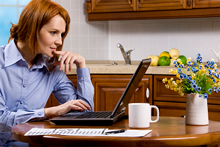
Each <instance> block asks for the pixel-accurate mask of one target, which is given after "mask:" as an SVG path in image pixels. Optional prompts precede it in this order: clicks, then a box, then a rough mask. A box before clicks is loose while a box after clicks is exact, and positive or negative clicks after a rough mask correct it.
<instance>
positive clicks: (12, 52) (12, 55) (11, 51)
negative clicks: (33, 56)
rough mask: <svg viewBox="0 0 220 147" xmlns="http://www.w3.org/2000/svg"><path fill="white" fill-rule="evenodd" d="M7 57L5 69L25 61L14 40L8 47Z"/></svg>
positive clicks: (6, 50) (5, 51) (6, 48)
mask: <svg viewBox="0 0 220 147" xmlns="http://www.w3.org/2000/svg"><path fill="white" fill-rule="evenodd" d="M4 55H5V67H7V66H10V65H12V64H14V63H16V62H18V61H19V60H23V61H25V60H24V58H23V57H22V55H21V53H20V52H19V51H18V49H17V47H16V45H15V42H14V40H12V41H11V42H10V43H9V44H8V45H6V47H5V50H4Z"/></svg>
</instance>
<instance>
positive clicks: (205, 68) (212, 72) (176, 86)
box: [162, 53, 220, 99]
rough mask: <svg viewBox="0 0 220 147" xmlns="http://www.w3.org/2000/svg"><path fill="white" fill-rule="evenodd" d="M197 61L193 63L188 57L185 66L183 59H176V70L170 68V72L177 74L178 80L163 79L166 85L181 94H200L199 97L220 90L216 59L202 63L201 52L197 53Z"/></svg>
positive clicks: (206, 96) (205, 96)
mask: <svg viewBox="0 0 220 147" xmlns="http://www.w3.org/2000/svg"><path fill="white" fill-rule="evenodd" d="M196 60H197V62H195V63H193V62H192V61H191V58H188V59H187V66H188V67H184V66H183V64H182V62H181V60H180V59H177V60H176V61H174V65H175V67H177V69H176V70H173V69H170V72H171V73H173V74H176V77H177V80H174V78H170V79H167V78H164V79H162V82H163V83H166V84H165V87H166V88H168V89H171V90H174V91H176V92H178V93H179V94H180V95H181V96H183V95H184V93H187V94H189V93H194V94H199V97H202V96H204V98H205V99H207V98H208V94H209V95H211V94H212V92H213V91H214V92H216V93H218V91H220V79H219V74H220V73H219V71H218V69H217V65H216V64H215V62H214V59H211V60H210V61H207V64H206V65H203V63H202V57H201V54H200V53H198V54H197V58H196Z"/></svg>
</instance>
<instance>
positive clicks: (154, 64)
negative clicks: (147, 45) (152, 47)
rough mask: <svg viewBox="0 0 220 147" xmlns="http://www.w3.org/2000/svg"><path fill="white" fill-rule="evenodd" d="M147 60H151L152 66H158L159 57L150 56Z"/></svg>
mask: <svg viewBox="0 0 220 147" xmlns="http://www.w3.org/2000/svg"><path fill="white" fill-rule="evenodd" d="M147 58H151V63H150V65H151V66H157V65H158V61H159V56H157V55H150V56H147Z"/></svg>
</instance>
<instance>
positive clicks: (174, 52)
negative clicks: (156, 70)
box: [169, 48, 180, 60]
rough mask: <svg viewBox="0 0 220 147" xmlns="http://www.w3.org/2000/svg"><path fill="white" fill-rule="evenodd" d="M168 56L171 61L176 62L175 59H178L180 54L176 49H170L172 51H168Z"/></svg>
mask: <svg viewBox="0 0 220 147" xmlns="http://www.w3.org/2000/svg"><path fill="white" fill-rule="evenodd" d="M169 54H170V57H171V58H172V59H175V60H176V59H177V58H178V57H179V55H180V52H179V50H178V49H176V48H172V49H171V50H170V52H169Z"/></svg>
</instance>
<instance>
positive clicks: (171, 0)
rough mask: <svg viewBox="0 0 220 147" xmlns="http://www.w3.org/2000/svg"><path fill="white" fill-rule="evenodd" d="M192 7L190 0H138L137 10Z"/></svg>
mask: <svg viewBox="0 0 220 147" xmlns="http://www.w3.org/2000/svg"><path fill="white" fill-rule="evenodd" d="M174 9H176V10H178V9H192V0H138V1H137V11H150V10H174Z"/></svg>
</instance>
